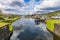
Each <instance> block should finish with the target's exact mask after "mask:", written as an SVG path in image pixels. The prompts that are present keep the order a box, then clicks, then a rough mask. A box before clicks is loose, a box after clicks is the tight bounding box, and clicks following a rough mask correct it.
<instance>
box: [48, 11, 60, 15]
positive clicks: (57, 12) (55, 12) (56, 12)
mask: <svg viewBox="0 0 60 40" xmlns="http://www.w3.org/2000/svg"><path fill="white" fill-rule="evenodd" d="M56 14H60V10H58V11H54V12H49V13H48V15H56Z"/></svg>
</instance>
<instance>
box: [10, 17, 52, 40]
mask: <svg viewBox="0 0 60 40" xmlns="http://www.w3.org/2000/svg"><path fill="white" fill-rule="evenodd" d="M12 25H13V27H14V34H13V36H12V37H11V40H53V36H52V35H51V34H50V33H49V32H48V31H47V29H46V25H45V23H40V25H35V23H34V19H32V18H21V19H20V20H18V21H16V22H14V23H13V24H12Z"/></svg>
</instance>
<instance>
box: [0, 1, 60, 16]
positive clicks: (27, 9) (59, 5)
mask: <svg viewBox="0 0 60 40" xmlns="http://www.w3.org/2000/svg"><path fill="white" fill-rule="evenodd" d="M0 10H2V11H3V12H6V13H13V14H19V15H27V14H34V13H40V14H42V13H48V12H52V11H56V10H60V0H0Z"/></svg>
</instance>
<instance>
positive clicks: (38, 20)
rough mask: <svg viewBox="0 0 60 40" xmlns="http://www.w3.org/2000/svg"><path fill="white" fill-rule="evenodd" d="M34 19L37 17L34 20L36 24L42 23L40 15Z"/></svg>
mask: <svg viewBox="0 0 60 40" xmlns="http://www.w3.org/2000/svg"><path fill="white" fill-rule="evenodd" d="M34 19H35V20H34V21H35V24H36V25H39V24H40V18H39V17H35V18H34Z"/></svg>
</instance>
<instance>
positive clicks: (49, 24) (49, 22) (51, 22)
mask: <svg viewBox="0 0 60 40" xmlns="http://www.w3.org/2000/svg"><path fill="white" fill-rule="evenodd" d="M45 22H46V25H47V28H48V29H50V30H52V31H53V30H54V24H55V23H60V20H59V19H49V20H45Z"/></svg>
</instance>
